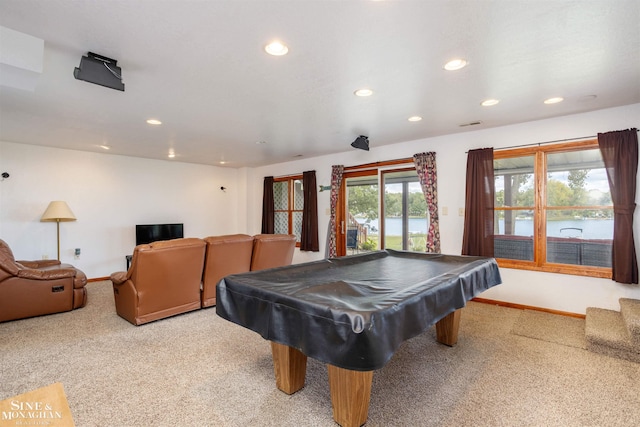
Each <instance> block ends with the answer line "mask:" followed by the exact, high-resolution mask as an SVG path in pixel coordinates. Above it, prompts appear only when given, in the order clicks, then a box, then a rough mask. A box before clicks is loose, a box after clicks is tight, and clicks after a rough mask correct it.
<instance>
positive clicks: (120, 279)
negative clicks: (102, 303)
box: [109, 271, 128, 285]
mask: <svg viewBox="0 0 640 427" xmlns="http://www.w3.org/2000/svg"><path fill="white" fill-rule="evenodd" d="M109 278H110V279H111V281H112V282H113V284H114V285H122V284H123V283H124V282H126V281H127V278H128V277H127V272H126V271H116V272H115V273H111V276H110V277H109Z"/></svg>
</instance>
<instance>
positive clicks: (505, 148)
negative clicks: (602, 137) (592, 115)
mask: <svg viewBox="0 0 640 427" xmlns="http://www.w3.org/2000/svg"><path fill="white" fill-rule="evenodd" d="M597 136H598V135H589V136H579V137H576V138H566V139H554V140H553V141H543V142H532V143H530V144H520V145H511V146H509V147H500V148H495V149H494V150H495V151H497V150H509V149H511V148H520V147H533V146H534V145H538V146H540V145H545V144H553V143H556V142H569V141H580V140H582V139H585V140H586V139H593V138H596V137H597Z"/></svg>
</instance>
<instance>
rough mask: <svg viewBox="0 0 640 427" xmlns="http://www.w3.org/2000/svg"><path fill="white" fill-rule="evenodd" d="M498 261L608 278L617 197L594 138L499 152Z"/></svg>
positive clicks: (496, 169) (496, 164) (505, 264)
mask: <svg viewBox="0 0 640 427" xmlns="http://www.w3.org/2000/svg"><path fill="white" fill-rule="evenodd" d="M494 174H495V191H496V193H495V194H496V195H495V207H494V218H495V220H494V227H495V236H494V251H495V257H496V258H498V259H499V263H500V266H503V267H511V268H524V269H534V270H543V271H551V272H557V273H568V274H579V275H588V276H595V277H611V248H612V242H613V240H612V239H613V204H612V202H611V194H610V192H609V183H608V181H607V175H606V171H605V168H604V162H603V160H602V156H601V154H600V150H599V148H598V143H597V141H596V140H590V141H581V142H577V143H576V142H574V143H569V144H556V145H548V146H538V147H533V148H518V149H513V150H497V151H495V152H494Z"/></svg>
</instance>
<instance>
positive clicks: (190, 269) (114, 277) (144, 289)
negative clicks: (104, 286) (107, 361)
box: [110, 238, 205, 325]
mask: <svg viewBox="0 0 640 427" xmlns="http://www.w3.org/2000/svg"><path fill="white" fill-rule="evenodd" d="M204 256H205V242H204V240H202V239H197V238H186V239H174V240H165V241H159V242H154V243H151V244H149V245H138V246H136V247H135V249H134V251H133V257H132V259H131V266H130V267H129V270H128V271H126V272H125V271H120V272H116V273H113V274H111V277H110V278H111V282H112V283H113V295H114V298H115V304H116V312H117V313H118V315H119V316H120V317H122V318H124V319H126V320H128V321H129V322H131V323H133V324H134V325H142V324H143V323H147V322H151V321H154V320H158V319H163V318H165V317H169V316H174V315H176V314H180V313H185V312H188V311H191V310H197V309H199V308H200V283H201V281H202V269H203V267H204Z"/></svg>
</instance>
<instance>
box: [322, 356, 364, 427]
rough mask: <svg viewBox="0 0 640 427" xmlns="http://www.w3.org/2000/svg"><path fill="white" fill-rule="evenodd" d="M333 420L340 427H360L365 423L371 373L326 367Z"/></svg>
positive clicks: (331, 366)
mask: <svg viewBox="0 0 640 427" xmlns="http://www.w3.org/2000/svg"><path fill="white" fill-rule="evenodd" d="M327 367H328V369H329V390H330V392H331V404H332V406H333V420H334V421H335V422H336V423H338V424H340V425H341V426H342V427H360V426H361V425H363V424H364V423H365V422H367V416H368V414H369V400H370V398H371V380H372V379H373V371H364V372H361V371H352V370H349V369H342V368H338V367H337V366H333V365H327Z"/></svg>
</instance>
